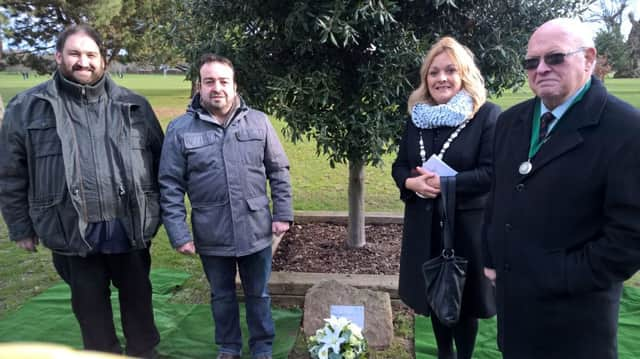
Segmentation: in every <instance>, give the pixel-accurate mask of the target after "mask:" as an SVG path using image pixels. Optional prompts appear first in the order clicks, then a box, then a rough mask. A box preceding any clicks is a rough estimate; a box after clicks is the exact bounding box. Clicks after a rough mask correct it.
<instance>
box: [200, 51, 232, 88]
mask: <svg viewBox="0 0 640 359" xmlns="http://www.w3.org/2000/svg"><path fill="white" fill-rule="evenodd" d="M212 62H219V63H221V64H225V65H227V66H229V67H230V68H231V71H232V72H233V82H234V83H235V82H236V69H235V68H234V67H233V63H232V62H231V60H229V59H228V58H226V57H224V56H220V55H216V54H212V53H210V52H208V53H206V54H204V55H202V56H200V59H199V60H198V82H200V81H201V80H202V79H201V78H200V70H202V66H204V65H206V64H209V63H212Z"/></svg>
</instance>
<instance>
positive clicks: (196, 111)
mask: <svg viewBox="0 0 640 359" xmlns="http://www.w3.org/2000/svg"><path fill="white" fill-rule="evenodd" d="M237 99H238V102H239V103H238V106H237V107H236V109H235V112H234V113H233V114H232V115H231V116H230V117H229V120H228V121H227V123H226V125H225V126H224V127H228V126H229V125H230V124H231V122H233V120H234V119H235V118H236V117H238V115H239V114H240V113H242V112H244V111H246V110H248V107H247V104H246V103H245V102H244V100H243V99H242V97H241V96H240V95H237ZM187 113H191V114H193V116H194V118H197V119H200V120H202V121H205V122H210V123H213V124H216V125H218V126H220V124H219V123H218V121H216V119H215V118H213V116H212V115H211V114H210V113H209V111H207V110H206V109H205V108H204V107H202V105H201V104H200V93H199V92H198V93H196V94H195V95H194V96H193V98H192V99H191V102H190V103H189V106H188V107H187Z"/></svg>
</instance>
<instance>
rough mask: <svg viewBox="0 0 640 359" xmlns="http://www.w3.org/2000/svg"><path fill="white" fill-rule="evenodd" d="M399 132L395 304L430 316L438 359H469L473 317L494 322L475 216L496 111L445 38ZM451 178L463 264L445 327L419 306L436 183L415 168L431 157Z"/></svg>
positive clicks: (430, 254) (434, 221) (430, 57)
mask: <svg viewBox="0 0 640 359" xmlns="http://www.w3.org/2000/svg"><path fill="white" fill-rule="evenodd" d="M408 110H409V113H410V114H411V118H410V119H409V120H408V121H407V123H406V125H405V130H404V134H403V136H402V140H401V142H400V149H399V152H398V156H397V158H396V160H395V162H394V163H393V166H392V175H393V179H394V180H395V182H396V184H397V186H398V188H399V189H400V198H401V199H402V200H403V201H404V203H405V214H404V230H403V235H402V251H401V254H400V286H399V289H398V291H399V294H400V298H401V299H402V301H403V302H404V303H405V304H407V305H408V306H409V307H411V308H413V310H414V311H415V312H416V313H418V314H422V315H430V314H431V323H432V324H433V331H434V334H435V337H436V342H437V345H438V358H447V359H449V358H456V353H455V352H454V349H453V343H454V342H455V347H456V350H455V351H456V352H457V358H458V359H470V358H471V357H472V355H473V349H474V345H475V339H476V335H477V332H478V318H488V317H491V316H493V315H495V304H494V294H493V288H492V287H491V283H490V282H489V281H488V280H487V279H486V278H485V277H484V276H483V273H482V268H483V264H482V261H481V258H482V251H481V237H480V229H481V227H482V218H483V217H482V213H483V209H484V207H485V202H486V200H487V192H488V191H489V181H490V176H491V161H492V158H493V155H492V142H493V130H494V126H495V122H496V119H497V117H498V114H499V113H500V108H499V107H498V106H496V105H494V104H492V103H489V102H486V90H485V87H484V79H483V78H482V75H481V73H480V70H479V69H478V67H477V66H476V64H475V63H474V59H473V54H472V53H471V52H470V51H469V49H467V48H466V47H464V46H462V45H461V44H460V43H458V42H457V41H456V40H454V39H453V38H451V37H444V38H442V39H441V40H439V41H438V42H436V43H435V44H434V45H433V46H432V47H431V49H430V50H429V52H428V53H427V55H426V56H425V57H424V60H423V62H422V66H421V68H420V86H419V87H418V88H417V89H416V90H415V91H413V93H412V94H411V96H410V97H409V104H408ZM440 154H441V155H442V157H441V159H442V160H443V161H444V162H446V163H447V164H448V165H449V166H451V167H452V168H453V169H454V170H456V171H457V172H458V174H457V175H456V176H455V180H456V197H457V200H456V213H455V231H454V232H455V238H454V249H455V254H456V255H459V256H463V257H465V258H466V259H467V260H469V266H468V273H467V281H466V284H465V288H464V293H463V298H462V310H461V315H460V320H459V322H458V323H457V324H456V325H455V326H454V327H452V328H450V327H447V326H445V325H444V324H443V323H442V322H440V321H439V320H438V318H437V317H436V316H435V315H434V314H432V313H431V312H432V309H431V308H430V306H429V305H428V303H427V297H426V294H425V293H426V289H425V281H424V278H423V275H422V264H423V263H424V262H426V261H427V260H429V259H431V258H435V257H438V256H439V255H440V253H441V252H442V249H443V246H442V233H441V227H440V221H441V215H440V211H439V208H440V202H441V200H440V198H441V197H440V177H439V175H438V174H437V173H435V172H431V171H428V170H426V169H423V168H422V164H423V163H424V162H425V161H427V159H429V157H431V155H440Z"/></svg>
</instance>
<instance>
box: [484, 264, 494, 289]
mask: <svg viewBox="0 0 640 359" xmlns="http://www.w3.org/2000/svg"><path fill="white" fill-rule="evenodd" d="M484 276H485V277H487V279H489V280H490V281H491V284H492V285H493V286H494V287H495V286H496V270H495V269H492V268H487V267H484Z"/></svg>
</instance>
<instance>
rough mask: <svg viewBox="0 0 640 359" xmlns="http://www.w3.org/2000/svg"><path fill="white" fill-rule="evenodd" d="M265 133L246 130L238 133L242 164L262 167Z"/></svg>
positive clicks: (257, 130)
mask: <svg viewBox="0 0 640 359" xmlns="http://www.w3.org/2000/svg"><path fill="white" fill-rule="evenodd" d="M265 134H266V133H265V131H263V130H259V129H246V130H240V131H238V132H236V139H237V140H238V153H239V156H240V160H241V161H242V163H245V164H249V165H254V166H261V165H262V163H263V162H264V147H265V142H266V141H265Z"/></svg>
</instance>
